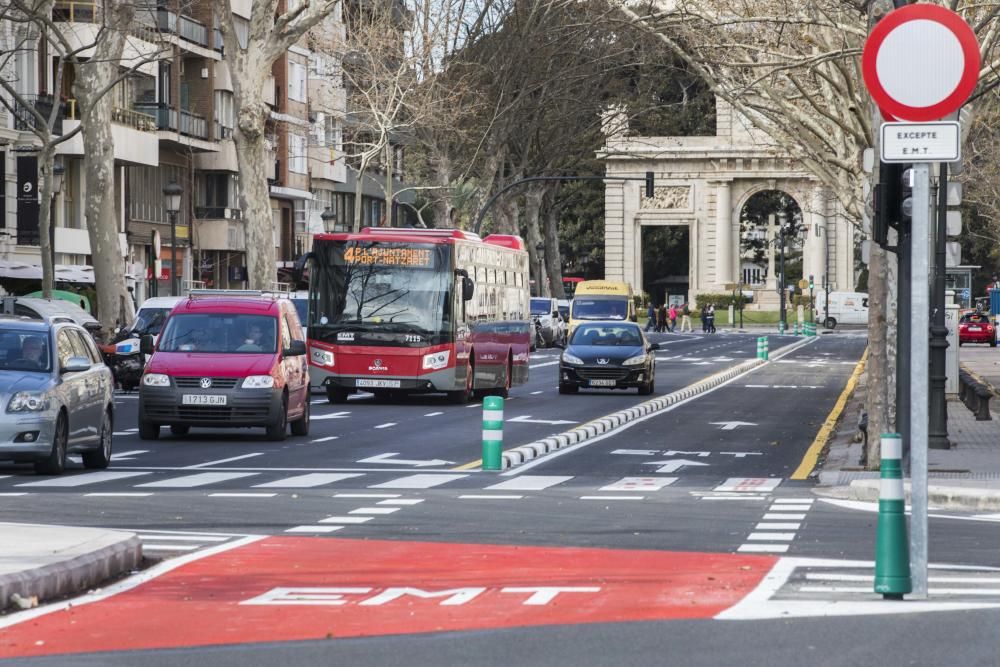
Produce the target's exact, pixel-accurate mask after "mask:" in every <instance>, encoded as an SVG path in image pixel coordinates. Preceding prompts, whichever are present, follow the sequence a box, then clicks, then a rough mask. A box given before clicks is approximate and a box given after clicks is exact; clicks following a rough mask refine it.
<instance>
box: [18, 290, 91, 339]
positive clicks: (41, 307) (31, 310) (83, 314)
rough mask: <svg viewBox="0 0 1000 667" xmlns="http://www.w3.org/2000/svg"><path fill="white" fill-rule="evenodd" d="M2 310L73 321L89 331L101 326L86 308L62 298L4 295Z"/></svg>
mask: <svg viewBox="0 0 1000 667" xmlns="http://www.w3.org/2000/svg"><path fill="white" fill-rule="evenodd" d="M3 312H4V313H5V314H8V315H20V316H22V317H30V318H31V319H34V320H45V319H47V320H53V321H56V320H59V321H63V322H74V323H76V324H79V325H80V326H82V327H83V328H85V329H87V330H88V331H90V332H94V331H97V330H99V329H100V328H101V323H100V322H98V321H97V318H96V317H94V316H93V315H91V314H90V313H88V312H87V311H86V310H84V309H83V308H81V307H80V306H78V305H76V304H75V303H70V302H69V301H66V300H64V299H41V298H35V297H30V296H15V297H4V299H3Z"/></svg>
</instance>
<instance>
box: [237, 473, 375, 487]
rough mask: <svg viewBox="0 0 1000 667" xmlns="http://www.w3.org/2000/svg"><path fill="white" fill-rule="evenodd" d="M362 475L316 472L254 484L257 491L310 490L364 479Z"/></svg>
mask: <svg viewBox="0 0 1000 667" xmlns="http://www.w3.org/2000/svg"><path fill="white" fill-rule="evenodd" d="M362 476H363V475H362V474H361V473H354V474H351V473H322V472H314V473H310V474H308V475H296V476H295V477H286V478H285V479H278V480H275V481H273V482H265V483H263V484H254V488H255V489H309V488H313V487H316V486H322V485H324V484H333V483H334V482H340V481H343V480H345V479H351V478H352V477H362Z"/></svg>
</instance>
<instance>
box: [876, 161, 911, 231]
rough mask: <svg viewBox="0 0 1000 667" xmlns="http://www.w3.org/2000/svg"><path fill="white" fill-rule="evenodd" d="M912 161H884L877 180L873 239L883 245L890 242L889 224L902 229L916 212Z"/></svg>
mask: <svg viewBox="0 0 1000 667" xmlns="http://www.w3.org/2000/svg"><path fill="white" fill-rule="evenodd" d="M910 166H911V165H909V164H897V163H892V162H882V163H881V164H879V182H878V183H876V184H875V216H874V219H873V220H872V240H873V241H874V242H875V243H877V244H879V245H880V246H882V247H883V248H884V247H886V246H887V245H888V244H889V227H892V228H893V229H896V230H897V231H898V230H899V229H900V226H901V225H904V224H908V223H909V221H910V218H911V217H912V216H913V200H912V198H911V196H910V193H911V190H910V174H911V173H912V172H911V171H910V169H909V168H910Z"/></svg>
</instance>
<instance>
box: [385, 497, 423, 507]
mask: <svg viewBox="0 0 1000 667" xmlns="http://www.w3.org/2000/svg"><path fill="white" fill-rule="evenodd" d="M422 502H424V499H423V498H399V499H389V500H380V501H378V502H377V503H375V504H376V505H405V506H410V505H419V504H420V503H422Z"/></svg>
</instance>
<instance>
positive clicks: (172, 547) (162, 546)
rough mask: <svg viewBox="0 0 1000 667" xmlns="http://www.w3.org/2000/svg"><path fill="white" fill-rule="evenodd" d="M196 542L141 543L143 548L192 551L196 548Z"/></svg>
mask: <svg viewBox="0 0 1000 667" xmlns="http://www.w3.org/2000/svg"><path fill="white" fill-rule="evenodd" d="M198 546H199V545H197V544H147V543H146V542H143V543H142V548H143V549H149V550H150V551H194V550H195V549H197V548H198Z"/></svg>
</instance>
